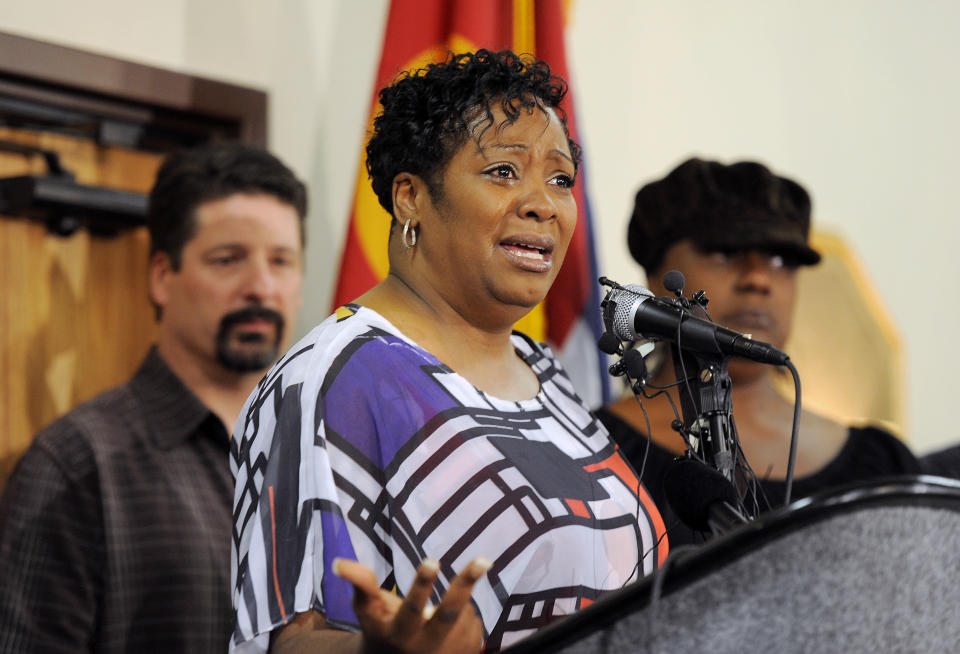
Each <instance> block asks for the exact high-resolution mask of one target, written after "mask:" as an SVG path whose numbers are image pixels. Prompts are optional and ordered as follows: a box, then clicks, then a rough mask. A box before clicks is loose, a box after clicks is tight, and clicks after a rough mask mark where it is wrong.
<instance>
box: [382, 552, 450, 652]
mask: <svg viewBox="0 0 960 654" xmlns="http://www.w3.org/2000/svg"><path fill="white" fill-rule="evenodd" d="M439 571H440V564H439V563H438V562H437V561H436V560H434V559H424V560H423V561H422V562H421V563H420V565H419V566H418V567H417V576H416V577H415V578H414V580H413V584H412V585H411V586H410V590H409V591H407V596H406V597H405V598H404V599H403V603H402V604H401V605H400V610H399V612H398V613H397V617H396V620H394V623H393V633H394V634H395V635H396V636H398V637H399V638H401V639H404V638H407V637H409V636H410V635H411V634H413V633H415V632H416V631H417V629H419V628H420V625H421V624H422V623H423V620H424V619H427V614H428V613H429V611H428V609H427V608H426V607H427V602H428V601H429V600H430V593H431V592H432V591H433V583H434V582H435V581H436V580H437V573H438V572H439ZM431 608H432V607H431Z"/></svg>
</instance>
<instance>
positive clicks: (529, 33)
mask: <svg viewBox="0 0 960 654" xmlns="http://www.w3.org/2000/svg"><path fill="white" fill-rule="evenodd" d="M536 47H537V35H536V22H535V18H534V0H513V51H514V52H516V53H517V54H534V53H535V50H536Z"/></svg>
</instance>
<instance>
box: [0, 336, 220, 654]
mask: <svg viewBox="0 0 960 654" xmlns="http://www.w3.org/2000/svg"><path fill="white" fill-rule="evenodd" d="M228 451H229V436H228V434H227V432H226V430H225V429H224V427H223V424H222V423H221V422H220V420H219V419H218V418H217V417H216V416H215V415H214V414H212V413H211V412H210V411H209V410H208V409H207V408H206V407H205V406H204V405H203V404H202V403H201V402H200V401H199V400H198V399H197V398H196V397H195V396H194V395H193V394H192V393H191V392H190V391H189V390H188V389H187V388H186V387H185V386H184V385H183V383H182V382H181V381H180V380H179V379H178V378H177V377H176V376H175V375H174V374H173V372H172V371H171V370H170V369H169V368H168V367H167V366H166V364H165V363H164V362H163V360H162V359H161V358H160V356H159V355H158V354H157V353H156V351H155V350H153V351H151V352H150V354H149V355H148V356H147V358H146V359H145V361H144V362H143V364H142V365H141V367H140V369H139V370H138V371H137V373H136V374H135V375H134V377H133V379H131V381H130V382H128V383H127V384H125V385H123V386H120V387H118V388H115V389H113V390H110V391H107V392H105V393H103V394H101V395H98V396H97V397H95V398H94V399H92V400H90V401H89V402H86V403H84V404H82V405H80V406H78V407H77V408H75V409H74V410H72V411H70V412H69V413H68V414H66V415H65V416H63V417H62V418H60V419H59V420H57V421H55V422H54V423H53V424H51V425H50V426H49V427H47V428H46V429H44V430H43V431H41V432H40V433H39V434H38V435H37V437H36V438H35V439H34V442H33V444H32V445H31V446H30V448H29V449H28V450H27V452H26V454H24V456H23V458H22V459H21V461H20V462H19V463H18V465H17V467H16V469H15V470H14V472H13V475H12V477H11V478H10V481H9V483H8V484H7V487H6V489H5V492H4V495H3V497H2V498H0V652H17V653H27V652H45V653H46V652H83V651H96V652H218V651H225V650H226V647H227V642H228V639H229V635H230V631H231V621H232V618H231V616H232V611H231V608H230V586H229V584H230V563H229V562H230V558H229V552H230V550H229V547H230V545H229V544H230V534H231V527H232V518H231V502H232V497H233V480H232V478H231V475H230V469H229V463H228Z"/></svg>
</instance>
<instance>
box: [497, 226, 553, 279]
mask: <svg viewBox="0 0 960 654" xmlns="http://www.w3.org/2000/svg"><path fill="white" fill-rule="evenodd" d="M500 248H501V249H502V250H503V251H504V253H505V254H506V255H507V258H509V259H510V260H511V261H512V262H513V263H514V264H515V265H517V266H518V267H520V268H523V269H524V270H529V271H531V272H546V271H548V270H550V268H551V266H552V265H553V239H552V238H550V237H549V236H541V235H538V234H522V235H517V236H511V237H508V238H505V239H503V240H502V241H500Z"/></svg>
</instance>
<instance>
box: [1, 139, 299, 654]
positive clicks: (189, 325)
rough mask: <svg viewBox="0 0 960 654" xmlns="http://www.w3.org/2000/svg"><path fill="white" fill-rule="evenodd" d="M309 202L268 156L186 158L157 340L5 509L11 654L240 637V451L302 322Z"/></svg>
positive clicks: (50, 449) (158, 205)
mask: <svg viewBox="0 0 960 654" xmlns="http://www.w3.org/2000/svg"><path fill="white" fill-rule="evenodd" d="M306 203H307V198H306V189H305V187H304V185H303V184H302V183H301V182H300V181H299V180H297V178H296V177H295V176H294V174H293V173H292V172H291V171H290V170H289V169H288V168H287V167H286V166H285V165H284V164H283V163H281V162H280V161H279V160H278V159H276V158H275V157H273V156H272V155H270V154H268V153H267V152H265V151H263V150H260V149H257V148H252V147H248V146H242V145H236V144H221V145H214V146H207V147H203V148H199V149H195V150H190V151H186V152H183V153H179V154H176V155H173V156H171V157H169V158H168V159H167V160H166V161H165V162H164V164H163V166H162V167H161V169H160V171H159V173H158V175H157V180H156V183H155V185H154V188H153V190H152V191H151V194H150V209H149V214H148V219H147V222H148V226H149V230H150V240H151V259H150V266H149V288H150V296H151V300H152V301H153V304H154V306H155V307H156V312H157V319H158V338H157V342H156V345H155V346H154V347H153V348H152V349H151V350H150V352H149V353H148V354H147V357H146V359H145V360H144V361H143V363H142V364H141V366H140V368H139V370H137V372H136V374H134V376H133V378H132V379H131V380H130V381H129V382H127V383H126V384H124V385H123V386H120V387H118V388H115V389H113V390H110V391H107V392H105V393H103V394H101V395H98V396H97V397H95V398H93V399H92V400H90V401H88V402H86V403H84V404H82V405H80V406H78V407H76V408H75V409H73V410H72V411H70V412H69V413H67V414H66V415H65V416H63V417H61V418H60V419H58V420H57V421H55V422H54V423H53V424H51V425H50V426H48V427H47V428H45V429H44V430H43V431H41V432H40V433H39V434H38V435H37V436H36V438H35V439H34V441H33V443H32V445H31V447H30V448H29V449H28V450H27V452H26V454H25V455H24V456H23V458H22V460H21V461H20V462H19V464H18V465H17V467H16V469H15V471H14V473H13V475H12V477H11V478H10V480H9V483H8V484H7V487H6V490H5V492H4V495H3V497H2V499H0V580H2V581H0V652H18V653H26V652H45V653H47V652H68V651H69V652H78V651H96V652H145V651H157V652H161V651H162V652H180V653H184V652H214V651H220V650H224V651H225V650H226V646H227V641H228V639H229V636H230V632H231V630H232V623H231V620H232V618H231V616H232V611H231V599H230V554H229V552H230V538H231V528H232V502H233V479H232V477H231V474H230V469H229V456H228V452H229V447H230V433H231V432H232V429H233V426H234V423H235V422H236V420H237V417H238V415H239V414H240V409H241V407H242V406H243V403H244V401H245V400H246V398H247V396H248V395H249V394H250V392H251V390H253V388H254V386H255V385H256V383H257V382H258V381H259V380H260V378H261V377H262V376H263V374H264V372H265V371H266V370H267V369H268V368H269V367H270V366H271V365H272V364H273V363H274V361H275V360H276V359H277V356H278V353H279V352H282V351H283V350H285V349H286V347H287V345H288V343H287V340H288V338H287V337H288V336H289V334H290V330H291V328H292V325H293V322H294V319H295V317H296V313H297V310H298V309H299V307H300V303H301V297H300V287H301V283H302V267H303V261H302V256H303V220H304V216H305V214H306Z"/></svg>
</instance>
